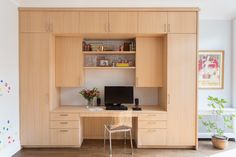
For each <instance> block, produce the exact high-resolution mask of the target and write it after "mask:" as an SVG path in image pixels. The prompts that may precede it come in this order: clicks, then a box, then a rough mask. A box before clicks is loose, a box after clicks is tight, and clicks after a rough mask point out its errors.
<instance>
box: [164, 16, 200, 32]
mask: <svg viewBox="0 0 236 157" xmlns="http://www.w3.org/2000/svg"><path fill="white" fill-rule="evenodd" d="M168 25H169V26H168V27H169V28H168V32H169V33H197V12H168Z"/></svg>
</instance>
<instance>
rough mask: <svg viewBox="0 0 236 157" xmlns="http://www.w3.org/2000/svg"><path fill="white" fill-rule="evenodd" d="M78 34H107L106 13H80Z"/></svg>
mask: <svg viewBox="0 0 236 157" xmlns="http://www.w3.org/2000/svg"><path fill="white" fill-rule="evenodd" d="M80 32H81V33H105V32H108V12H106V11H104V12H80Z"/></svg>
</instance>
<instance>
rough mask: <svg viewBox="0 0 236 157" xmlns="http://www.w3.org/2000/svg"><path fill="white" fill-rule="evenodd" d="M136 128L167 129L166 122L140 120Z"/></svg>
mask: <svg viewBox="0 0 236 157" xmlns="http://www.w3.org/2000/svg"><path fill="white" fill-rule="evenodd" d="M138 128H156V129H158V128H162V129H165V128H167V124H166V121H157V120H140V121H139V122H138Z"/></svg>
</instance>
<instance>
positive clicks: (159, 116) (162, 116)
mask: <svg viewBox="0 0 236 157" xmlns="http://www.w3.org/2000/svg"><path fill="white" fill-rule="evenodd" d="M139 120H167V114H140V115H139Z"/></svg>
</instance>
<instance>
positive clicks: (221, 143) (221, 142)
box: [211, 136, 228, 149]
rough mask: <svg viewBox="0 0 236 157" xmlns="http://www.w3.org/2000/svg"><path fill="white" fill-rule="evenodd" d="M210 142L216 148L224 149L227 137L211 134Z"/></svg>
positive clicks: (226, 144)
mask: <svg viewBox="0 0 236 157" xmlns="http://www.w3.org/2000/svg"><path fill="white" fill-rule="evenodd" d="M211 142H212V144H213V146H214V147H215V148H217V149H225V148H226V147H227V146H228V137H226V136H212V138H211Z"/></svg>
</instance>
